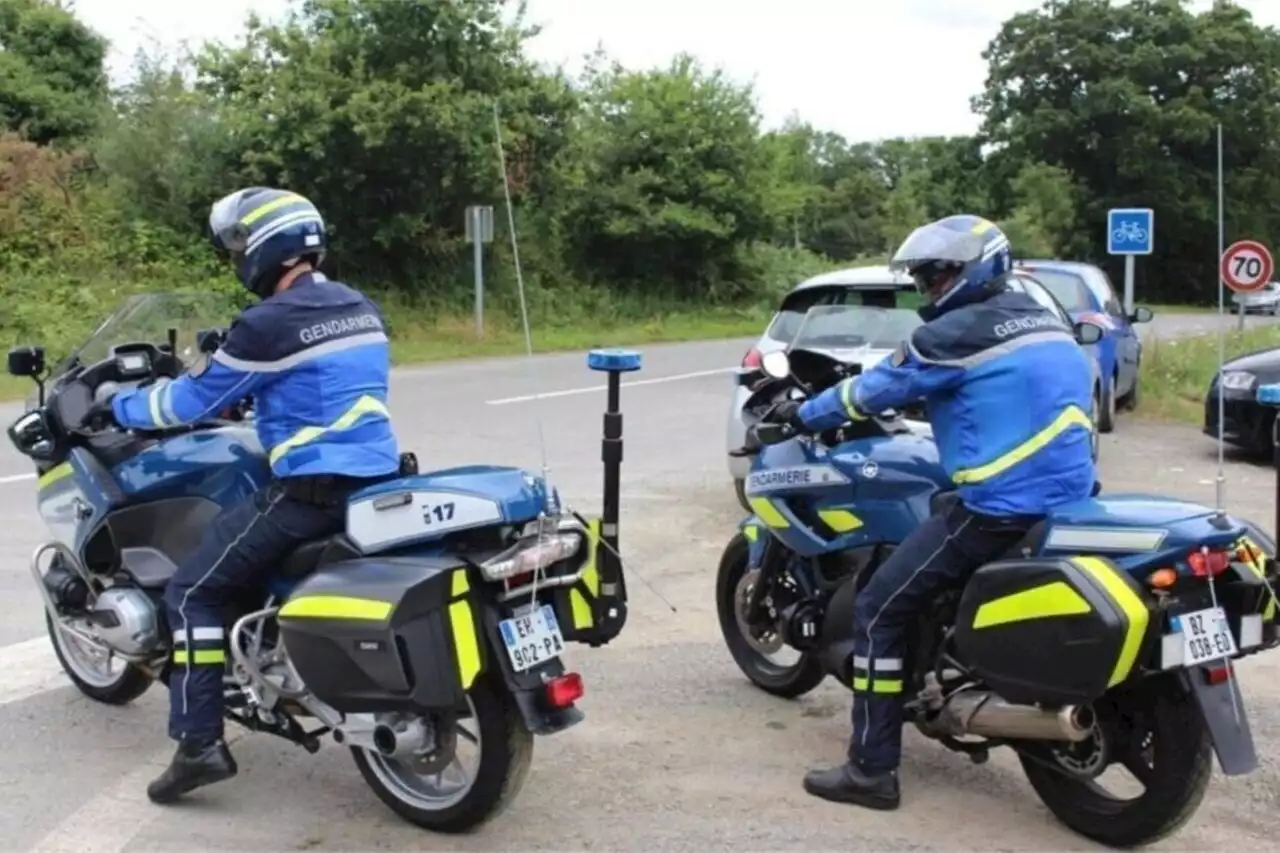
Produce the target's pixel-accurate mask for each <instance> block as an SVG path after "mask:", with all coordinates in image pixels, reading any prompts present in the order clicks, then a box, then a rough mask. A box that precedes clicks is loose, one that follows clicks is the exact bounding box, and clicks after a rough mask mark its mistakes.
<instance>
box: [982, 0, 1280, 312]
mask: <svg viewBox="0 0 1280 853" xmlns="http://www.w3.org/2000/svg"><path fill="white" fill-rule="evenodd" d="M984 58H986V60H987V62H988V64H989V72H988V78H987V82H986V87H985V91H984V93H983V94H982V95H981V96H980V97H978V98H977V99H976V100H975V104H974V105H975V108H976V109H977V110H979V111H980V112H981V114H982V115H983V118H984V124H983V132H984V137H985V141H986V142H988V143H992V144H995V145H998V146H1001V147H1004V148H1005V149H1006V151H1005V152H1003V153H1002V155H1001V156H1002V157H1004V158H1006V160H1005V174H1006V175H1007V174H1009V172H1010V171H1013V172H1014V173H1017V170H1018V169H1020V168H1021V166H1020V165H1019V164H1025V163H1030V162H1042V163H1044V164H1047V165H1050V166H1057V167H1060V168H1062V169H1064V170H1066V172H1068V173H1069V174H1070V175H1071V176H1072V178H1073V179H1074V180H1075V182H1077V184H1078V186H1079V187H1080V188H1081V192H1080V193H1079V194H1078V195H1077V198H1078V202H1077V209H1078V217H1077V222H1078V223H1079V224H1078V225H1077V226H1076V235H1075V239H1074V240H1071V241H1068V243H1069V244H1070V245H1072V246H1073V247H1075V248H1077V251H1081V250H1083V252H1084V254H1085V255H1086V256H1091V257H1092V258H1093V259H1095V260H1098V259H1100V257H1101V256H1102V254H1103V252H1104V251H1105V245H1106V243H1105V237H1106V235H1105V234H1104V233H1103V232H1104V222H1105V216H1106V210H1107V209H1108V208H1110V207H1125V206H1146V207H1152V208H1154V209H1155V211H1156V223H1157V224H1156V234H1157V236H1156V254H1155V256H1154V257H1153V258H1151V259H1150V261H1149V262H1147V263H1144V264H1142V272H1143V273H1145V274H1146V275H1147V276H1148V281H1147V283H1146V285H1145V287H1144V289H1145V291H1146V292H1147V293H1150V294H1152V295H1153V296H1158V297H1160V298H1164V299H1168V300H1170V301H1191V300H1192V299H1196V298H1198V299H1201V300H1207V299H1208V298H1209V297H1210V296H1211V295H1212V294H1214V293H1215V292H1216V281H1217V276H1216V273H1215V271H1214V270H1215V267H1216V260H1217V259H1216V257H1215V256H1214V255H1215V253H1214V252H1213V249H1212V246H1213V239H1212V235H1213V234H1214V233H1215V232H1216V222H1215V219H1216V216H1215V170H1216V151H1215V145H1214V134H1215V127H1216V125H1217V123H1218V122H1219V121H1221V122H1222V125H1223V127H1224V133H1225V138H1226V140H1227V164H1226V165H1227V169H1228V172H1229V174H1228V178H1227V192H1228V197H1229V202H1228V203H1229V204H1230V216H1229V221H1228V227H1229V228H1232V229H1238V227H1239V226H1240V225H1241V224H1246V223H1247V226H1248V228H1249V236H1256V237H1260V238H1262V239H1267V238H1268V237H1274V236H1280V211H1277V210H1276V208H1275V205H1274V203H1273V202H1272V199H1273V198H1274V197H1275V196H1276V194H1277V192H1280V149H1278V148H1277V142H1276V140H1277V137H1278V134H1280V73H1278V72H1280V36H1278V35H1277V33H1276V32H1275V30H1273V29H1271V28H1262V27H1259V26H1257V25H1256V24H1255V23H1254V22H1253V20H1252V18H1251V16H1250V15H1249V13H1248V12H1247V11H1245V10H1244V9H1242V8H1240V7H1239V6H1237V5H1236V4H1234V3H1230V2H1218V3H1215V4H1214V6H1213V7H1212V8H1211V9H1209V10H1208V11H1205V12H1203V13H1202V14H1198V15H1197V14H1193V12H1192V11H1190V9H1189V8H1188V7H1187V4H1186V3H1184V2H1180V0H1133V2H1130V3H1126V4H1124V5H1118V4H1113V3H1111V2H1108V0H1056V2H1049V3H1046V4H1045V6H1044V7H1043V8H1042V9H1041V10H1040V11H1036V12H1028V13H1022V14H1018V15H1015V16H1013V17H1012V18H1010V19H1009V20H1008V21H1007V22H1006V23H1005V24H1004V26H1003V27H1002V28H1001V30H1000V32H999V34H998V35H997V36H996V38H995V39H994V40H993V41H992V42H991V44H990V46H989V47H988V49H987V51H986V52H985V53H984ZM1055 227H1056V226H1055ZM1237 233H1238V232H1237ZM1239 236H1244V234H1243V233H1240V234H1239ZM1055 242H1057V241H1056V240H1055ZM1108 263H1110V262H1109V261H1108Z"/></svg>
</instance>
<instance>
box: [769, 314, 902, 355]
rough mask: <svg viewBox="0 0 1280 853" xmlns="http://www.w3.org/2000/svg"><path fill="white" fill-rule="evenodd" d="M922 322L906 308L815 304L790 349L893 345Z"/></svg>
mask: <svg viewBox="0 0 1280 853" xmlns="http://www.w3.org/2000/svg"><path fill="white" fill-rule="evenodd" d="M921 322H922V321H921V320H920V317H919V315H917V314H916V312H914V311H910V310H908V309H906V308H875V307H871V306H868V305H816V306H814V307H813V308H810V309H809V310H808V311H807V312H805V315H804V317H803V319H802V320H801V322H800V327H799V328H798V329H797V330H796V334H795V336H794V338H793V339H792V341H791V344H790V346H788V347H787V349H788V351H790V350H793V349H796V348H799V347H804V348H806V349H818V350H840V349H893V348H894V347H896V346H897V345H898V344H900V343H902V342H903V341H904V340H906V339H907V337H908V336H909V335H910V334H911V333H912V332H913V331H914V330H915V329H916V327H918V326H919V325H920V324H921Z"/></svg>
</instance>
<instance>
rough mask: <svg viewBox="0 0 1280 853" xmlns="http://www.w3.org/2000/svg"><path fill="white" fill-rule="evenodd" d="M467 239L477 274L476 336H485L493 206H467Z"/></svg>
mask: <svg viewBox="0 0 1280 853" xmlns="http://www.w3.org/2000/svg"><path fill="white" fill-rule="evenodd" d="M466 231H467V240H468V241H469V242H470V243H471V245H472V257H473V259H474V263H475V275H476V337H477V338H483V337H484V244H485V243H492V242H493V208H492V207H490V206H488V205H472V206H471V207H468V208H467V217H466Z"/></svg>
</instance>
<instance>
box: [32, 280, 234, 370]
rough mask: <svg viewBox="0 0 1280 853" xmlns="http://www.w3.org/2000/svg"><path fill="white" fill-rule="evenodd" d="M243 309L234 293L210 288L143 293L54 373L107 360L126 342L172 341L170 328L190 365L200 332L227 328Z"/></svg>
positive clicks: (101, 325) (121, 308)
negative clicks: (204, 289)
mask: <svg viewBox="0 0 1280 853" xmlns="http://www.w3.org/2000/svg"><path fill="white" fill-rule="evenodd" d="M238 312H239V306H238V305H237V304H236V302H235V300H234V299H232V298H231V297H229V296H225V295H222V294H218V293H212V292H208V291H201V292H195V291H191V292H181V293H179V292H174V293H143V294H138V295H137V296H131V297H130V298H128V299H126V300H125V301H124V302H122V303H121V304H120V305H119V307H117V308H116V310H114V311H112V312H111V313H110V314H108V315H107V316H106V317H105V318H104V319H103V320H102V322H100V323H99V324H98V326H97V328H96V329H95V330H94V332H93V334H91V335H90V336H89V338H88V339H87V340H85V341H84V343H82V344H80V345H79V346H78V347H76V348H75V349H74V350H72V351H71V353H70V354H69V355H68V356H67V357H66V358H64V359H63V360H62V361H61V362H59V364H58V366H57V367H55V368H54V370H53V376H54V377H57V376H61V375H62V374H63V373H65V372H67V370H69V369H70V368H71V367H72V366H74V365H75V364H83V365H89V364H94V363H96V362H99V361H102V360H103V359H105V358H107V356H108V355H110V354H111V348H112V347H115V346H118V345H120V344H126V343H135V342H147V343H152V344H155V345H157V346H160V345H162V344H167V343H168V341H169V330H170V329H173V330H174V332H176V334H177V338H176V345H175V347H174V355H176V356H177V357H178V358H180V359H181V360H182V362H183V364H187V365H190V364H191V363H192V361H194V360H195V358H196V356H197V354H198V350H197V347H196V334H197V333H198V332H200V331H203V330H205V329H217V328H222V327H224V326H226V325H227V324H228V323H229V322H230V321H231V318H232V317H234V316H235V315H236V314H237V313H238Z"/></svg>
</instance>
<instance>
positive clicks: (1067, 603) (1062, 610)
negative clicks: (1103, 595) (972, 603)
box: [973, 581, 1093, 629]
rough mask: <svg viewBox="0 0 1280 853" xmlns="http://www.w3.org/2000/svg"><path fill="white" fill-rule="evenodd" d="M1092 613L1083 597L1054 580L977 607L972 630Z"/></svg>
mask: <svg viewBox="0 0 1280 853" xmlns="http://www.w3.org/2000/svg"><path fill="white" fill-rule="evenodd" d="M1092 610H1093V608H1092V607H1090V606H1089V602H1087V601H1085V600H1084V596H1082V595H1080V593H1078V592H1076V591H1075V590H1074V589H1072V587H1071V585H1070V584H1068V583H1066V582H1065V581H1054V582H1052V583H1047V584H1044V585H1042V586H1037V587H1032V588H1031V589H1024V590H1022V591H1021V592H1015V593H1013V594H1012V595H1005V596H1001V597H1000V598H996V599H992V600H991V601H988V602H987V603H986V604H983V605H982V606H981V607H979V608H978V612H977V614H976V615H975V616H974V617H973V627H974V628H975V629H977V628H994V627H996V626H998V625H1008V624H1009V623H1011V622H1025V621H1027V620H1029V619H1053V618H1056V617H1058V616H1079V615H1081V614H1084V613H1089V612H1091V611H1092Z"/></svg>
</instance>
